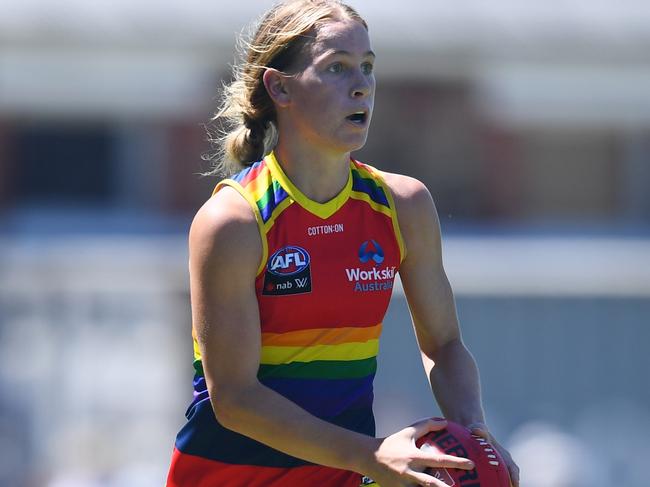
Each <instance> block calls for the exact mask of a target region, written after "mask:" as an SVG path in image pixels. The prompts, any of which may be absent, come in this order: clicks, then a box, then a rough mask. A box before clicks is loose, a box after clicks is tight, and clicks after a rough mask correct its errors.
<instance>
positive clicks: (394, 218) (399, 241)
mask: <svg viewBox="0 0 650 487" xmlns="http://www.w3.org/2000/svg"><path fill="white" fill-rule="evenodd" d="M377 177H378V179H379V181H380V182H381V185H382V187H383V188H384V192H385V193H386V198H387V199H388V203H389V204H390V208H391V211H390V218H391V220H392V221H393V231H394V232H395V239H397V245H399V254H400V259H399V262H400V264H401V263H402V262H403V261H404V259H405V258H406V252H407V250H406V245H405V244H404V239H403V238H402V231H401V230H400V229H399V221H398V219H397V207H396V206H395V200H394V199H393V192H392V191H391V190H390V188H389V187H388V184H386V181H384V178H383V177H382V176H381V174H377Z"/></svg>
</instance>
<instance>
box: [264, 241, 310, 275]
mask: <svg viewBox="0 0 650 487" xmlns="http://www.w3.org/2000/svg"><path fill="white" fill-rule="evenodd" d="M308 267H309V254H308V253H307V251H306V250H305V249H303V248H301V247H296V246H293V245H291V246H288V247H283V248H281V249H280V250H278V251H277V252H275V253H274V254H273V255H272V256H271V258H270V259H269V263H268V264H267V270H268V271H269V272H270V273H271V274H275V275H276V276H292V275H294V274H298V273H300V272H302V271H304V270H305V269H307V268H308Z"/></svg>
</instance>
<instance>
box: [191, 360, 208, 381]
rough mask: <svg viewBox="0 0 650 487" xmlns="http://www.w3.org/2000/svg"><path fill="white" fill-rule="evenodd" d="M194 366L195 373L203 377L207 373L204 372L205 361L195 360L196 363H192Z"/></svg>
mask: <svg viewBox="0 0 650 487" xmlns="http://www.w3.org/2000/svg"><path fill="white" fill-rule="evenodd" d="M192 367H194V373H195V374H196V375H198V376H199V377H203V376H204V375H205V374H204V373H203V362H201V361H200V360H195V361H194V363H192Z"/></svg>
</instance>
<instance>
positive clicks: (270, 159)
mask: <svg viewBox="0 0 650 487" xmlns="http://www.w3.org/2000/svg"><path fill="white" fill-rule="evenodd" d="M265 160H266V164H267V166H268V168H269V170H270V171H271V175H272V176H273V177H274V178H275V179H277V180H278V182H279V183H280V184H281V185H282V186H283V187H284V190H285V191H286V192H287V193H288V194H289V196H290V197H291V198H292V199H293V200H294V201H296V202H297V203H298V204H299V205H300V206H301V207H303V208H304V209H305V210H307V211H308V212H310V213H312V214H314V215H316V216H317V217H319V218H322V219H324V220H325V219H327V218H329V217H331V216H332V215H333V214H334V213H336V212H337V211H338V210H339V209H341V207H342V206H343V205H344V204H345V202H346V201H347V200H348V197H349V196H350V193H351V192H352V170H351V167H350V168H349V170H348V181H347V182H346V183H345V186H344V187H343V189H342V190H341V192H340V193H339V194H337V195H336V196H335V197H334V198H332V199H331V200H329V201H326V202H325V203H319V202H318V201H314V200H312V199H310V198H309V197H308V196H306V195H305V194H304V193H303V192H302V191H300V190H299V189H298V188H297V187H296V186H295V185H294V184H293V183H292V182H291V180H290V179H289V178H288V177H287V175H286V174H285V173H284V170H283V169H282V166H280V163H279V162H278V160H277V158H276V157H275V152H271V153H269V154H268V155H267V156H266V157H265ZM350 166H352V160H350Z"/></svg>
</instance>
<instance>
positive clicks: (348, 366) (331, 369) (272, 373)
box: [192, 357, 377, 379]
mask: <svg viewBox="0 0 650 487" xmlns="http://www.w3.org/2000/svg"><path fill="white" fill-rule="evenodd" d="M192 365H193V367H194V372H195V373H196V375H197V376H198V377H204V375H205V374H204V372H203V362H201V361H200V360H195V361H194V363H193V364H192ZM375 372H377V358H376V357H370V358H367V359H363V360H315V361H313V362H291V363H289V364H280V365H264V364H262V365H260V368H259V371H258V373H257V376H258V377H259V378H260V379H261V378H266V377H283V378H296V379H357V378H361V377H367V376H369V375H371V374H374V373H375Z"/></svg>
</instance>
